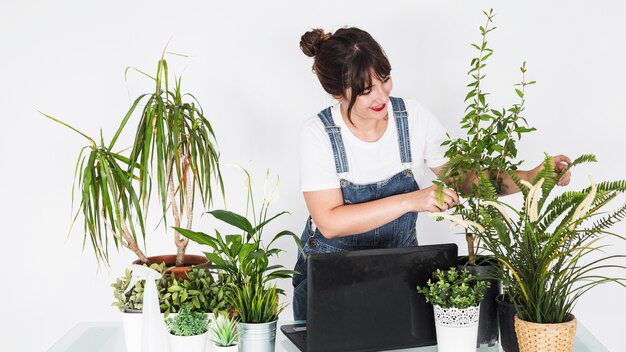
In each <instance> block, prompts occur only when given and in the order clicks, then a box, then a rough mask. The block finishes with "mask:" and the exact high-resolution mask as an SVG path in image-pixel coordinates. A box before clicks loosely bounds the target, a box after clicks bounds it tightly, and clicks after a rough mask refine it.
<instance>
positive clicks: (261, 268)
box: [178, 170, 301, 351]
mask: <svg viewBox="0 0 626 352" xmlns="http://www.w3.org/2000/svg"><path fill="white" fill-rule="evenodd" d="M244 171H245V170H244ZM245 173H246V179H247V185H248V195H247V209H248V211H249V212H250V213H251V217H250V220H249V219H248V217H247V216H248V214H247V213H246V214H245V215H241V214H237V213H234V212H232V211H227V210H213V211H210V212H209V214H211V215H212V216H213V217H214V218H216V219H217V220H219V221H220V222H222V223H224V224H227V225H230V226H232V227H234V228H236V229H237V230H238V231H241V233H238V234H230V235H225V236H223V235H222V234H221V233H220V231H219V230H217V229H216V230H215V236H211V235H208V234H205V233H202V232H195V231H188V230H185V229H178V230H179V231H181V233H182V234H183V235H184V236H187V237H188V238H189V239H191V240H192V241H195V242H197V243H199V244H202V245H207V246H209V247H211V248H212V252H205V255H206V256H207V258H208V259H209V260H210V261H211V264H210V265H209V268H211V270H214V271H215V272H217V273H222V274H224V275H226V276H228V277H230V278H231V280H232V282H231V284H230V285H229V286H230V290H229V293H228V302H229V303H230V305H231V306H232V307H233V309H234V310H235V312H236V314H237V315H238V317H239V319H240V322H239V334H240V335H239V350H240V351H273V350H274V343H275V331H276V321H277V319H278V315H279V314H280V312H281V311H282V310H283V309H284V308H285V306H284V305H280V304H279V301H278V294H280V293H283V292H282V291H281V290H279V289H278V288H276V286H275V284H272V283H271V281H274V280H276V279H279V278H290V277H292V276H293V274H294V273H295V272H294V271H293V270H289V269H285V268H284V267H283V266H282V265H270V259H271V258H272V257H274V256H277V255H278V254H279V253H280V252H282V250H281V249H280V248H277V247H275V245H274V244H275V241H276V240H278V239H279V238H281V237H285V236H286V237H290V238H292V239H293V241H294V242H295V243H296V244H297V245H298V247H299V248H301V247H300V241H299V238H298V237H297V236H296V235H295V234H294V233H293V232H291V231H289V230H283V231H279V232H278V233H276V234H275V235H274V236H273V237H271V240H270V241H269V242H267V245H266V244H265V243H266V242H264V240H263V230H264V228H265V227H266V226H267V225H268V224H270V223H271V222H272V221H274V220H275V219H277V218H279V217H280V216H282V215H284V214H286V213H287V212H285V211H283V212H279V213H277V214H275V215H272V216H268V211H269V206H270V204H271V203H272V199H273V198H274V195H275V192H277V188H278V182H276V187H275V188H274V190H273V191H272V192H271V193H270V194H269V195H265V197H264V199H263V201H262V203H261V208H260V211H257V209H256V207H255V203H254V196H253V192H252V183H251V177H250V174H249V173H248V172H247V171H245ZM252 333H254V334H255V335H256V337H257V338H256V339H253V338H251V337H250V336H251V335H250V334H252ZM260 335H263V336H264V337H265V339H264V340H263V341H260V340H259V339H258V337H259V336H260Z"/></svg>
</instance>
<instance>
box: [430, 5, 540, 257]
mask: <svg viewBox="0 0 626 352" xmlns="http://www.w3.org/2000/svg"><path fill="white" fill-rule="evenodd" d="M484 14H485V16H486V23H485V25H484V26H481V27H480V33H481V36H482V41H481V43H480V44H472V46H473V47H474V48H475V49H476V50H477V51H478V56H476V57H474V58H472V60H471V63H470V66H471V69H470V70H469V71H468V75H469V76H470V77H471V78H472V82H470V83H469V84H468V85H467V86H468V88H469V91H468V93H467V95H466V96H465V101H466V102H468V105H467V108H466V110H465V111H466V115H465V116H463V117H462V118H461V121H460V122H461V128H462V129H463V130H465V136H464V137H460V138H456V139H453V138H452V137H450V135H448V140H446V141H444V142H443V145H446V146H448V150H447V151H446V154H445V156H446V157H447V158H449V162H448V163H447V164H446V166H445V167H444V169H443V170H442V171H441V173H440V175H441V177H442V178H443V179H444V180H443V181H442V182H440V184H441V185H443V184H445V185H446V186H448V187H451V188H453V189H454V190H456V191H457V192H458V193H459V194H460V195H462V196H463V198H464V201H463V202H462V203H461V204H459V205H458V206H456V207H455V208H454V214H455V215H458V216H460V217H461V218H462V219H464V220H469V221H474V222H480V217H481V213H480V204H481V201H482V200H492V199H495V198H496V197H497V196H498V195H499V194H502V192H503V191H504V190H503V188H504V187H506V185H505V184H504V182H503V176H506V175H508V173H510V172H511V171H515V170H517V167H518V166H519V165H520V164H521V163H522V161H521V160H517V161H516V160H515V158H516V157H517V147H516V143H517V142H518V141H519V140H520V139H521V137H522V135H523V134H524V133H528V132H531V131H534V130H535V129H534V128H531V127H527V126H525V125H527V123H526V120H525V119H524V117H523V116H522V112H523V111H524V103H525V98H524V90H525V88H526V86H528V85H532V84H535V81H531V82H526V79H525V74H526V63H524V64H523V65H522V67H520V71H521V73H522V80H521V82H520V83H517V84H515V87H516V88H515V92H516V94H517V95H518V96H519V98H520V102H519V103H516V104H513V105H512V106H511V107H510V108H508V109H507V108H502V109H501V110H498V109H493V108H492V107H491V106H490V105H489V102H488V101H487V96H488V95H489V93H487V92H486V91H485V90H484V87H483V86H484V79H485V77H486V74H485V72H484V71H485V69H486V65H487V63H486V62H487V60H488V59H489V58H490V57H491V55H492V54H493V50H492V49H490V48H489V47H488V42H487V35H488V34H489V33H490V32H492V31H493V30H495V29H496V28H495V27H493V18H494V16H495V15H494V13H493V9H491V10H490V11H489V12H484ZM468 183H469V187H467V184H468ZM465 238H466V241H467V249H468V264H470V265H476V260H477V258H476V257H477V249H478V248H479V247H480V246H479V243H478V241H479V239H477V238H476V236H475V234H474V233H473V232H472V231H471V230H470V229H469V228H466V229H465Z"/></svg>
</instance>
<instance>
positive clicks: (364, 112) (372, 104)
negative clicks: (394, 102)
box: [346, 75, 393, 121]
mask: <svg viewBox="0 0 626 352" xmlns="http://www.w3.org/2000/svg"><path fill="white" fill-rule="evenodd" d="M392 88H393V81H392V80H391V76H387V77H385V78H384V79H383V80H380V79H378V77H377V76H376V75H372V86H371V87H367V88H366V89H365V90H364V91H363V93H361V94H360V95H359V96H358V97H357V99H356V101H355V103H354V106H353V107H352V112H351V117H352V120H353V121H355V120H356V119H362V120H381V119H384V118H386V117H387V103H388V102H389V94H391V89H392ZM349 93H350V92H346V100H347V101H350V96H349ZM346 108H347V103H346Z"/></svg>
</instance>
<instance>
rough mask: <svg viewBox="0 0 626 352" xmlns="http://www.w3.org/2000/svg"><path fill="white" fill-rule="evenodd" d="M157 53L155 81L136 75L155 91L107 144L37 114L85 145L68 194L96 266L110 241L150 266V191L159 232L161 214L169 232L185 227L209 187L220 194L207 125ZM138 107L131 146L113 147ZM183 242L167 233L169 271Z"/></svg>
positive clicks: (206, 201)
mask: <svg viewBox="0 0 626 352" xmlns="http://www.w3.org/2000/svg"><path fill="white" fill-rule="evenodd" d="M164 55H165V51H164V52H163V55H162V57H161V59H160V60H159V61H158V64H157V72H156V75H155V76H154V77H152V76H150V75H148V74H145V73H143V72H141V71H139V72H141V73H143V74H144V75H146V76H147V77H149V78H150V79H152V80H153V81H154V83H155V86H154V87H155V89H154V91H153V92H150V93H145V94H142V95H140V96H139V97H137V98H136V99H135V100H134V102H133V103H132V104H131V107H130V108H129V110H128V111H127V113H126V115H125V116H124V117H123V118H122V120H121V122H120V125H119V127H118V128H117V130H116V132H115V134H114V136H113V138H112V139H111V140H110V141H109V142H108V143H105V140H104V138H103V136H102V133H101V136H100V139H99V140H100V142H99V143H97V142H96V139H93V138H91V137H89V136H87V135H86V134H84V133H82V132H80V131H79V130H77V129H76V128H74V127H72V126H70V125H69V124H67V123H65V122H63V121H61V120H59V119H56V118H54V117H52V116H50V115H47V114H44V115H45V116H46V117H48V118H50V119H51V120H53V121H56V122H58V123H60V124H62V125H64V126H66V127H68V128H70V129H71V130H73V131H75V132H77V133H79V134H80V135H81V136H83V137H85V138H86V139H87V140H88V142H89V144H88V146H86V147H84V148H83V149H82V150H81V152H80V154H79V158H78V161H77V163H76V172H75V176H74V178H75V188H74V190H73V192H72V194H73V195H74V194H75V195H76V198H78V199H79V200H80V205H79V209H78V211H77V212H76V216H75V218H74V220H76V218H77V217H78V215H80V214H82V215H83V218H84V221H83V227H84V233H85V234H84V243H87V241H89V242H90V244H91V246H92V247H93V251H94V253H95V256H96V259H97V260H98V261H104V262H106V263H108V260H109V245H110V243H113V244H114V245H115V247H116V248H118V249H119V247H120V246H121V247H125V248H128V249H130V250H131V251H133V252H134V253H135V254H136V255H137V257H138V258H139V261H140V262H142V263H149V261H150V260H149V259H148V258H147V257H146V255H145V254H144V251H143V250H142V246H141V245H140V241H139V239H142V240H143V242H144V243H145V221H146V217H147V214H148V210H149V207H150V196H151V193H152V188H153V186H154V188H155V191H156V193H157V196H158V199H159V203H160V207H159V208H160V215H161V219H162V223H163V225H164V227H165V228H166V229H167V227H168V226H169V225H168V212H171V218H172V219H173V221H174V226H175V227H177V228H179V227H183V228H186V229H190V228H191V226H192V220H193V210H194V204H195V200H196V198H197V197H198V196H199V197H200V200H201V203H202V205H203V206H205V207H208V206H209V205H210V203H211V201H212V197H213V195H214V186H212V184H213V182H216V183H217V185H218V187H219V188H220V190H221V191H222V193H223V184H222V179H221V173H220V169H219V163H218V158H219V153H218V151H217V147H216V142H215V134H214V131H213V128H212V126H211V123H210V122H209V120H208V119H207V118H206V116H205V115H204V112H203V110H202V107H201V106H200V104H199V103H198V101H197V100H196V99H195V97H194V96H193V95H191V94H189V93H183V91H182V89H181V79H180V78H177V79H175V80H174V81H173V82H170V78H169V72H168V64H167V61H166V60H165V59H164ZM140 105H141V106H143V108H142V109H141V112H140V118H139V122H138V123H137V125H135V128H134V129H132V130H131V133H133V135H134V141H133V143H132V145H131V146H130V148H119V147H118V146H117V145H116V143H117V141H118V139H119V137H120V136H121V134H122V132H125V131H127V130H129V128H128V125H129V121H130V118H131V117H132V116H133V115H135V111H136V110H139V109H138V107H139V106H140ZM119 149H122V151H117V150H119ZM127 150H128V152H127V153H126V152H125V151H127ZM188 241H189V240H188V239H187V238H184V237H181V236H180V235H179V233H178V232H175V233H174V242H175V244H176V256H175V261H174V262H172V263H171V264H172V265H174V264H175V265H176V266H183V265H185V261H186V258H185V250H186V248H187V244H188ZM159 260H161V259H159ZM168 265H170V264H168Z"/></svg>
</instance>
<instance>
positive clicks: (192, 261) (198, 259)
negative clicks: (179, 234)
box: [133, 254, 210, 279]
mask: <svg viewBox="0 0 626 352" xmlns="http://www.w3.org/2000/svg"><path fill="white" fill-rule="evenodd" d="M148 261H149V264H155V263H156V264H160V263H163V262H165V267H166V269H165V273H166V274H169V273H174V276H175V277H176V279H186V278H187V272H188V271H189V270H191V266H192V265H208V264H210V261H209V260H208V259H207V257H205V256H203V255H194V254H185V261H184V264H185V265H184V266H176V255H175V254H168V255H156V256H152V257H148ZM133 264H142V263H141V261H140V260H139V259H137V260H135V261H134V262H133Z"/></svg>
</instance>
